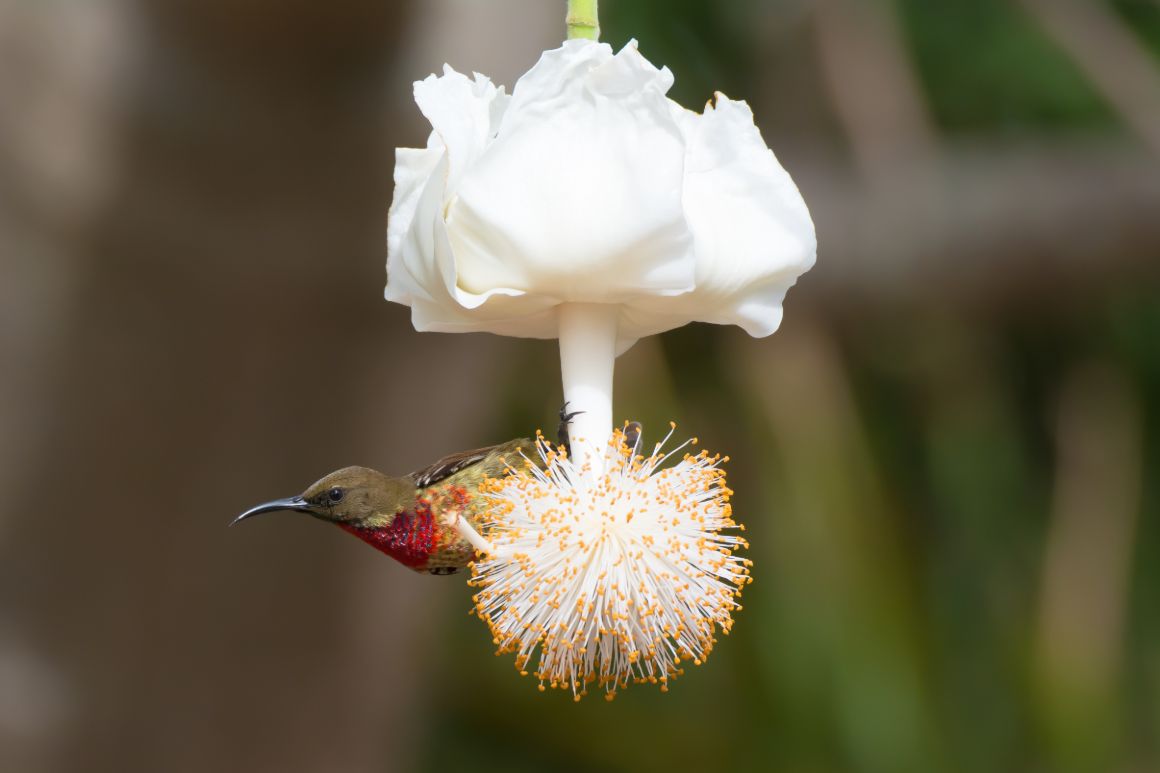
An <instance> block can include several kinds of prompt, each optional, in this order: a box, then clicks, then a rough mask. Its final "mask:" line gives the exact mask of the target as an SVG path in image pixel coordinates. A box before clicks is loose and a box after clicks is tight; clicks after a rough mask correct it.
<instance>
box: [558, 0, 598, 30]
mask: <svg viewBox="0 0 1160 773" xmlns="http://www.w3.org/2000/svg"><path fill="white" fill-rule="evenodd" d="M596 3H597V0H568V16H567V18H566V19H565V23H566V24H567V26H568V40H573V39H575V38H587V39H588V40H600V21H599V20H598V18H597V12H596Z"/></svg>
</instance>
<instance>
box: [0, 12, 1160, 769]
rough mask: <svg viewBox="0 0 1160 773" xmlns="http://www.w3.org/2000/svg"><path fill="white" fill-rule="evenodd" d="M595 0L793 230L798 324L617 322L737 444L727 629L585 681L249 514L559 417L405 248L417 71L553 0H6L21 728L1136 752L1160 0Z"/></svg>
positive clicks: (36, 758)
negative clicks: (589, 685)
mask: <svg viewBox="0 0 1160 773" xmlns="http://www.w3.org/2000/svg"><path fill="white" fill-rule="evenodd" d="M602 6H603V7H602V22H603V25H604V29H605V39H606V40H608V41H609V42H612V43H613V44H614V45H616V46H619V45H621V44H623V42H624V41H625V40H627V39H628V38H630V37H636V38H638V39H639V40H640V42H641V49H642V51H643V52H644V54H645V55H646V56H648V57H649V58H650V59H652V60H653V61H654V62H656V63H658V64H667V65H669V66H670V67H671V68H672V69H673V71H674V73H675V74H676V77H677V87H676V88H675V89H674V93H673V96H674V97H675V98H676V99H678V100H679V101H681V102H682V103H684V104H686V105H688V106H691V107H697V106H699V105H700V104H702V103H703V102H704V101H705V100H706V99H707V98H708V97H709V96H710V94H711V93H712V91H713V90H714V89H720V90H722V91H725V92H726V93H728V94H730V95H731V96H733V97H740V98H746V99H748V100H749V101H750V103H751V104H752V105H753V107H754V110H755V113H756V115H757V119H758V124H759V125H760V126H761V127H762V129H763V132H764V134H765V137H766V139H767V141H768V142H769V143H770V145H771V146H772V147H773V148H774V149H775V150H776V151H777V153H778V155H779V157H780V159H781V160H782V162H783V164H784V165H785V166H786V167H787V168H788V169H789V170H790V172H791V173H792V174H793V175H794V177H795V179H796V180H797V181H798V183H799V185H800V187H801V189H802V191H803V194H804V195H805V197H806V200H807V202H808V203H809V205H810V207H811V211H812V212H813V214H814V218H815V221H816V223H817V228H818V236H819V244H820V247H819V260H818V265H817V267H816V268H815V269H814V270H813V271H811V272H810V273H809V274H807V275H806V276H805V277H804V279H803V280H802V281H801V283H800V286H799V287H798V288H796V289H795V290H793V291H792V292H791V294H790V297H789V303H788V305H787V310H786V311H787V313H786V321H785V324H784V326H783V329H782V330H781V331H780V332H779V333H777V335H775V336H774V337H773V338H771V339H768V340H760V341H754V340H751V339H749V338H747V337H746V336H745V335H744V334H742V333H740V332H739V331H736V330H727V329H717V328H710V327H705V326H697V327H691V328H687V329H684V330H681V331H677V332H675V333H672V334H668V335H666V336H663V337H661V338H659V339H652V340H649V341H646V342H643V343H641V344H640V345H638V346H637V347H635V348H634V349H632V350H631V351H629V352H628V353H627V354H626V355H624V356H623V357H622V358H621V359H620V361H619V363H618V368H619V370H618V375H617V379H618V382H617V390H618V393H617V400H618V405H617V412H618V414H621V415H622V416H623V417H625V418H629V417H631V418H639V419H642V420H643V421H644V422H645V427H646V429H647V428H649V427H660V426H664V425H665V423H667V421H668V420H669V419H670V418H673V419H676V420H677V421H679V422H680V423H681V426H682V428H683V429H685V430H688V431H689V432H690V434H696V435H698V436H700V438H701V439H702V441H703V443H704V445H705V446H706V447H707V448H710V449H712V450H719V451H721V452H723V453H728V454H730V455H731V456H732V457H733V459H734V461H733V462H732V463H731V485H732V486H733V487H734V488H735V489H736V490H737V492H738V493H737V497H736V500H735V503H736V506H737V512H738V514H739V515H740V517H741V519H742V520H744V521H746V522H747V523H748V525H749V529H750V535H751V538H752V544H753V549H752V551H751V557H752V558H753V559H754V560H755V561H756V569H755V576H756V578H757V583H756V584H755V585H754V586H752V587H751V588H749V589H748V590H747V592H746V599H745V609H744V611H742V612H741V613H740V614H739V616H738V618H739V619H738V621H737V627H736V629H735V633H734V634H733V635H732V636H730V637H729V638H728V639H725V640H723V641H722V643H721V645H720V646H719V647H718V649H717V651H716V653H715V654H714V656H713V658H711V659H710V661H709V662H708V664H707V665H706V666H705V667H703V668H700V669H696V670H694V671H693V672H691V673H689V674H687V675H686V676H685V677H684V678H683V679H682V680H680V681H678V682H677V683H676V684H675V685H674V688H673V691H672V692H671V693H670V694H668V695H660V694H658V693H656V692H654V691H651V690H648V689H641V688H638V689H633V690H629V691H627V692H626V693H624V694H623V695H622V696H621V697H620V698H619V699H618V700H617V701H616V702H615V703H613V704H605V703H604V702H603V701H598V700H590V701H586V702H584V703H583V704H581V705H578V706H577V705H573V704H572V703H571V701H570V700H569V699H568V698H567V696H563V695H557V694H551V693H549V694H540V693H538V692H537V691H536V690H535V688H534V684H533V683H532V682H530V681H528V680H521V679H519V678H518V676H517V675H516V674H515V672H514V671H513V669H512V667H511V663H510V662H509V661H508V659H506V658H495V657H493V656H492V654H491V645H490V640H489V638H488V635H487V632H486V630H485V629H484V627H483V626H482V625H480V624H479V622H478V621H476V620H474V619H471V618H469V617H468V616H467V615H466V611H467V609H468V608H469V594H468V590H467V589H466V588H465V587H464V586H463V583H462V581H461V580H460V579H457V578H432V577H421V576H417V575H413V574H412V573H410V572H409V571H407V570H405V569H403V568H402V567H400V566H398V565H396V564H394V563H392V562H390V561H389V560H388V559H385V558H384V557H382V556H379V555H378V554H376V553H374V552H373V551H371V550H369V549H368V548H366V547H365V546H362V545H359V544H358V543H356V542H355V541H353V540H351V539H349V538H348V537H346V536H343V535H342V534H341V533H340V532H339V531H338V530H330V529H327V528H324V527H323V526H322V525H320V524H317V523H312V522H309V521H308V520H307V519H305V518H301V519H298V518H291V517H286V518H285V520H282V521H279V522H274V521H271V522H265V523H256V524H254V525H253V526H252V527H249V528H244V529H237V530H231V531H227V530H226V529H225V524H226V522H227V521H228V520H229V519H230V517H231V516H232V515H234V514H236V513H238V512H239V511H241V510H242V509H244V508H245V507H247V506H249V505H251V504H254V503H256V502H258V501H262V500H264V499H267V498H270V497H274V496H281V495H288V494H291V493H295V492H297V491H299V490H300V489H301V488H303V487H304V486H305V484H307V483H309V482H310V481H312V480H313V479H315V478H316V477H318V476H319V475H320V474H322V473H323V472H326V471H328V470H330V469H332V468H335V467H338V466H341V465H345V464H350V463H361V464H367V465H370V466H374V467H378V468H380V469H384V470H387V471H393V472H403V471H406V470H409V469H413V468H416V467H418V466H420V465H422V464H424V463H426V462H429V461H430V460H432V459H434V458H435V457H437V456H439V455H441V454H442V453H445V452H447V451H450V450H453V449H456V448H461V447H470V446H473V445H478V444H481V443H485V442H490V441H496V440H500V439H503V438H506V437H510V436H514V435H517V434H525V433H528V432H529V431H531V430H532V429H533V428H535V427H536V426H546V427H550V426H551V425H552V424H553V421H552V419H553V413H554V411H555V408H556V407H557V406H558V404H559V402H560V396H559V389H560V388H559V378H558V374H557V367H558V363H557V360H556V354H555V350H554V347H553V345H552V343H551V342H531V341H515V340H506V339H499V338H495V337H490V336H482V335H479V336H475V335H473V336H453V335H434V334H431V335H419V334H416V333H414V332H413V331H412V330H411V328H410V325H409V322H408V313H407V310H406V309H403V308H398V307H394V306H391V305H388V304H387V303H386V302H384V301H383V300H382V299H381V297H382V296H381V290H382V285H383V283H384V275H383V264H384V261H385V246H384V242H385V238H384V233H385V212H386V207H387V204H388V202H389V200H390V195H391V187H390V180H391V169H392V165H393V155H392V149H393V148H394V147H395V146H398V145H408V146H417V145H420V144H422V143H423V142H424V140H425V137H426V132H427V127H426V126H425V124H424V122H423V121H422V119H421V116H420V115H419V113H418V111H417V109H415V108H414V106H413V103H412V102H411V98H410V83H411V81H413V80H416V79H419V78H421V77H423V76H425V75H426V74H427V73H429V72H431V71H434V70H436V69H438V68H439V67H440V66H441V64H442V63H443V62H444V61H449V62H450V63H451V64H452V65H454V66H455V67H457V68H458V69H460V70H465V71H471V70H478V71H480V72H484V73H488V74H489V75H491V76H492V77H493V78H494V79H495V80H496V81H498V82H501V83H506V84H507V85H508V86H509V88H510V85H511V84H512V83H513V82H514V80H515V78H516V77H518V75H519V73H521V72H523V71H524V70H526V69H527V68H528V67H529V66H530V65H531V64H532V63H533V62H534V61H535V59H536V57H537V56H538V53H539V52H540V51H541V50H543V49H545V48H548V47H552V46H554V45H556V43H557V42H558V40H559V38H560V36H561V34H562V15H563V3H562V2H557V3H551V2H543V0H502V1H500V0H493V1H492V2H482V1H479V0H476V1H474V2H473V1H472V0H429V1H428V2H413V3H409V4H408V3H392V2H386V1H385V0H336V1H335V2H330V3H306V2H281V3H276V2H272V1H270V0H232V1H227V0H203V1H202V2H198V3H194V2H182V1H181V0H163V1H162V0H158V1H157V2H150V3H146V2H131V1H130V0H101V1H100V2H72V1H70V0H0V271H2V274H0V359H2V361H3V363H4V368H3V375H0V491H3V492H4V493H3V495H2V496H0V769H2V770H5V771H29V772H30V773H39V772H40V771H74V770H75V771H106V770H108V771H157V770H164V771H254V770H277V771H396V770H398V771H409V770H432V771H433V770H448V769H451V770H457V769H468V768H470V769H476V770H537V769H544V768H551V769H557V770H584V769H591V768H597V767H598V768H602V769H611V770H649V769H667V770H679V769H684V768H687V767H689V766H694V767H699V768H701V769H726V768H737V769H751V770H772V769H777V770H790V771H910V770H913V771H932V770H940V771H941V770H948V771H981V770H988V771H992V770H994V771H1000V770H1002V771H1055V770H1060V771H1068V770H1076V771H1081V770H1100V771H1149V770H1156V769H1160V568H1158V567H1160V472H1158V470H1160V295H1158V293H1157V291H1158V289H1160V283H1158V281H1157V280H1158V278H1160V277H1158V274H1160V4H1158V3H1156V2H1155V1H1154V0H1114V1H1112V0H1023V1H1022V2H1006V1H1005V0H944V1H940V2H936V0H895V1H894V2H890V1H888V0H769V1H767V2H759V1H758V0H731V1H730V2H710V0H670V2H660V0H647V1H643V0H642V1H641V2H631V3H630V2H627V0H620V1H619V2H618V0H605V2H604V3H603V4H602ZM433 367H438V368H440V369H441V370H443V372H444V373H446V374H448V377H446V378H440V379H433V378H431V377H430V372H431V369H432V368H433Z"/></svg>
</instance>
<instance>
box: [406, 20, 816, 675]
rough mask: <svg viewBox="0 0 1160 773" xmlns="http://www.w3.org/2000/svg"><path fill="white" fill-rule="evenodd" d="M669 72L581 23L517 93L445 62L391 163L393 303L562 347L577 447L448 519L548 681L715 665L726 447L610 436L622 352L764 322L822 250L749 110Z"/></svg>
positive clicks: (725, 523) (772, 324) (733, 540)
mask: <svg viewBox="0 0 1160 773" xmlns="http://www.w3.org/2000/svg"><path fill="white" fill-rule="evenodd" d="M593 29H595V26H592V27H591V28H590V31H591V30H593ZM672 84H673V76H672V73H670V72H669V70H668V69H667V68H664V67H662V68H657V67H655V66H653V65H652V64H651V63H650V62H648V61H647V60H646V59H645V58H644V57H643V56H641V54H640V53H639V52H638V51H637V47H636V43H635V42H632V43H629V44H628V45H627V46H625V47H624V48H623V49H622V50H621V51H620V52H619V53H616V54H614V53H613V52H612V49H611V48H610V47H609V46H607V45H604V44H600V43H596V42H594V41H592V40H584V39H576V40H569V41H568V42H566V43H565V44H564V45H563V46H562V47H560V48H558V49H556V50H553V51H548V52H545V53H544V54H543V56H542V57H541V58H540V61H539V62H538V63H537V64H536V65H535V66H534V67H533V68H532V69H531V70H530V71H529V72H527V73H526V74H525V75H524V76H523V77H521V78H520V79H519V81H518V82H517V83H516V85H515V88H514V89H513V91H512V94H511V95H510V96H508V95H507V94H506V93H505V92H504V90H503V88H502V87H496V86H494V85H493V84H492V83H491V81H489V80H488V79H487V78H486V77H484V76H482V75H479V74H476V75H475V76H474V77H473V78H468V77H466V76H464V75H461V74H459V73H457V72H455V71H454V70H452V69H451V68H450V67H446V68H445V69H444V73H443V75H442V76H434V75H433V76H431V77H429V78H427V79H426V80H423V81H420V82H418V83H416V84H415V99H416V102H417V103H418V105H419V108H420V110H421V111H422V112H423V114H424V115H425V116H426V117H427V118H428V120H430V122H431V126H432V132H431V135H430V137H429V138H428V141H427V146H426V147H425V148H421V149H406V148H400V149H399V150H398V155H397V162H396V167H395V196H394V200H393V202H392V204H391V210H390V219H389V225H388V234H387V247H388V258H387V276H388V279H387V288H386V297H387V299H388V300H392V301H396V302H399V303H404V304H406V305H408V306H410V307H411V318H412V323H413V324H414V326H415V328H416V329H417V330H427V331H440V332H477V331H483V332H490V333H496V334H499V335H511V336H522V337H532V338H558V339H559V341H560V365H561V374H562V377H563V385H564V398H565V400H567V401H568V403H569V405H570V406H571V408H572V409H574V410H577V411H582V413H580V414H579V415H578V416H576V417H575V422H574V424H573V426H572V427H571V432H570V434H571V441H572V442H571V455H570V456H567V455H561V454H559V453H556V452H549V451H545V452H544V454H545V455H544V457H543V458H542V459H532V460H527V464H526V465H516V466H513V468H512V470H511V472H510V474H508V475H506V476H504V477H501V478H498V479H494V480H493V481H491V482H490V483H489V484H488V489H487V491H486V493H487V494H488V496H490V497H491V498H492V500H493V502H494V506H493V507H492V508H491V509H490V510H488V511H487V512H485V513H484V515H483V516H482V520H481V522H479V523H476V524H475V525H476V526H479V527H480V528H479V529H478V530H477V529H475V528H473V525H472V523H471V520H472V519H471V518H468V517H463V518H459V519H458V525H459V528H460V529H461V530H462V531H463V533H464V536H465V537H466V538H468V539H470V541H471V542H472V544H473V545H475V546H476V547H477V548H478V549H479V550H480V552H481V554H482V555H483V556H484V558H483V560H481V561H479V562H478V563H477V564H476V566H475V570H474V571H475V574H474V578H475V582H476V583H477V584H479V585H480V586H481V590H480V591H479V594H478V596H477V609H478V611H479V613H480V615H481V617H483V618H484V619H485V620H486V621H488V623H489V624H490V625H491V627H492V630H493V635H494V638H495V639H496V641H497V643H498V644H499V646H500V647H501V649H504V650H512V651H514V652H515V653H516V657H517V665H519V666H520V668H521V670H527V668H526V667H527V666H529V664H530V661H531V658H532V656H533V650H535V649H536V648H537V647H539V660H538V665H537V666H536V667H535V670H536V673H537V674H538V675H539V677H540V680H541V682H542V683H547V684H549V685H551V684H555V685H556V686H562V687H567V688H570V689H572V690H573V692H575V693H576V694H577V695H579V694H582V693H583V692H584V691H585V685H586V684H588V683H589V682H590V681H596V682H598V683H600V684H601V685H602V686H603V688H604V689H605V690H606V691H609V693H610V694H611V692H614V691H615V689H616V688H617V686H622V685H624V684H626V683H627V682H629V681H632V680H634V679H635V680H646V681H654V680H655V681H658V682H661V683H667V681H668V680H669V679H671V678H672V676H673V675H674V674H676V673H679V671H680V665H679V664H680V663H682V662H683V661H684V660H692V661H693V662H695V663H696V662H700V661H701V660H703V659H704V657H705V656H706V655H707V654H708V652H709V650H710V649H711V648H712V644H713V641H714V639H713V633H714V631H715V630H718V629H721V630H726V631H727V630H729V627H730V626H731V624H732V618H731V614H732V612H733V611H734V610H735V609H736V602H735V594H736V593H737V591H738V589H739V588H740V587H741V586H742V585H743V584H744V582H745V581H746V579H747V577H748V568H747V567H748V564H747V562H746V561H745V560H743V559H741V558H738V557H735V556H734V555H733V552H732V551H733V550H734V549H735V548H737V547H739V546H742V545H743V544H744V543H743V540H741V538H740V537H738V536H736V535H735V534H729V533H727V530H730V529H733V528H734V527H736V525H737V524H736V523H735V522H734V521H733V520H732V517H731V512H730V508H729V504H728V497H729V490H728V489H727V488H726V487H725V483H724V472H723V471H722V470H721V467H720V463H721V462H722V461H723V460H721V459H719V458H717V457H710V456H708V455H707V454H701V455H697V456H685V457H682V458H681V459H680V460H679V461H676V460H673V459H671V458H670V457H668V456H665V455H663V454H662V452H661V451H660V450H659V449H658V450H656V451H655V452H653V453H651V454H649V455H648V456H647V458H635V457H634V456H633V454H632V452H631V451H630V450H629V449H627V448H626V447H624V444H623V442H622V441H623V436H622V435H613V434H612V416H613V414H612V374H613V366H614V363H615V360H616V357H617V356H619V355H620V354H621V353H623V352H624V351H626V350H627V349H628V348H629V347H631V346H632V344H633V343H635V342H636V341H637V340H639V339H640V338H642V337H644V336H648V335H653V334H656V333H660V332H663V331H665V330H670V329H672V328H676V327H680V326H682V325H684V324H686V323H689V322H694V321H701V322H712V323H717V324H736V325H739V326H740V327H742V328H743V329H745V330H746V331H747V332H749V333H750V334H751V335H754V336H766V335H769V334H771V333H773V332H774V331H775V330H776V329H777V327H778V326H779V324H780V322H781V317H782V301H783V299H784V297H785V294H786V292H787V290H788V289H789V288H790V286H792V285H793V284H794V282H795V281H796V279H797V277H798V276H799V275H801V274H802V273H803V272H805V271H807V270H808V269H809V268H810V266H812V265H813V262H814V258H815V253H816V241H815V235H814V227H813V223H812V222H811V220H810V216H809V212H808V210H807V209H806V205H805V202H804V201H803V200H802V198H801V195H800V194H799V193H798V190H797V188H796V187H795V185H794V183H793V181H792V180H791V179H790V177H789V175H788V174H787V173H786V171H785V170H784V169H783V168H782V167H781V165H780V164H779V163H778V161H777V159H776V158H775V157H774V155H773V153H772V151H770V149H769V148H768V147H766V145H765V142H764V141H763V140H762V138H761V135H760V133H759V132H758V130H757V127H756V126H755V125H754V123H753V115H752V113H751V111H750V109H749V107H748V105H746V104H745V103H744V102H740V101H734V100H731V99H729V98H727V97H725V96H724V95H722V94H717V95H716V97H715V101H714V102H713V103H712V104H710V105H707V106H706V108H705V111H704V113H696V112H693V111H690V110H686V109H685V108H683V107H681V106H680V105H678V104H677V103H675V102H673V101H672V100H670V99H668V98H667V97H666V96H665V94H666V93H667V92H668V90H669V88H670V87H671V86H672ZM666 460H668V461H667V462H666ZM662 462H666V464H667V466H665V465H662ZM480 532H482V533H480Z"/></svg>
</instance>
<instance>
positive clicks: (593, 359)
mask: <svg viewBox="0 0 1160 773" xmlns="http://www.w3.org/2000/svg"><path fill="white" fill-rule="evenodd" d="M617 311H618V310H617V307H616V306H614V305H609V304H602V303H564V304H561V305H560V307H559V308H558V309H557V312H556V313H557V320H558V321H557V324H558V325H559V338H560V377H561V380H562V381H563V383H564V400H566V401H567V403H568V410H570V411H583V413H578V414H577V415H576V416H574V417H573V418H572V424H571V426H570V427H569V429H568V436H569V438H570V445H571V447H572V459H573V462H574V463H575V465H576V469H578V470H580V471H581V473H583V474H587V475H589V476H592V477H594V476H598V475H600V474H602V473H603V471H604V470H603V462H604V447H605V446H606V445H607V444H608V438H609V437H610V436H611V434H612V372H613V367H614V364H615V362H616V321H617Z"/></svg>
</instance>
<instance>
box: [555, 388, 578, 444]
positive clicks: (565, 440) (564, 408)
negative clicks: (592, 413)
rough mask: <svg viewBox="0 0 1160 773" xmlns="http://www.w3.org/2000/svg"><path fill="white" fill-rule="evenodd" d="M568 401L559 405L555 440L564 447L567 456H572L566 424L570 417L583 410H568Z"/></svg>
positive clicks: (569, 421)
mask: <svg viewBox="0 0 1160 773" xmlns="http://www.w3.org/2000/svg"><path fill="white" fill-rule="evenodd" d="M568 402H569V401H567V400H565V401H564V404H563V405H561V406H560V424H559V425H558V426H557V427H556V442H558V443H559V444H560V445H561V446H563V447H564V453H566V454H567V455H568V456H569V457H571V456H572V445H571V440H570V438H569V437H568V425H569V424H571V423H572V419H573V418H575V417H577V416H579V415H580V414H582V413H584V411H571V412H569V411H568Z"/></svg>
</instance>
